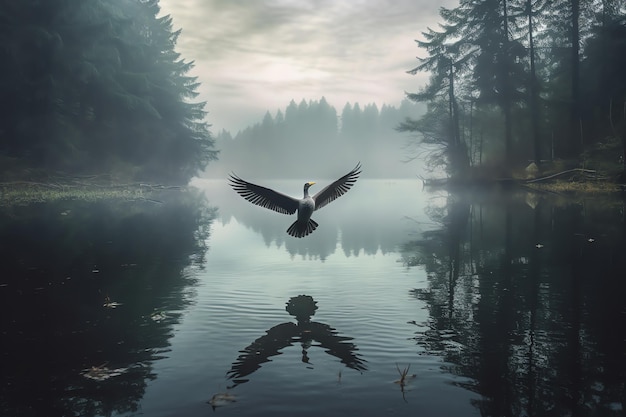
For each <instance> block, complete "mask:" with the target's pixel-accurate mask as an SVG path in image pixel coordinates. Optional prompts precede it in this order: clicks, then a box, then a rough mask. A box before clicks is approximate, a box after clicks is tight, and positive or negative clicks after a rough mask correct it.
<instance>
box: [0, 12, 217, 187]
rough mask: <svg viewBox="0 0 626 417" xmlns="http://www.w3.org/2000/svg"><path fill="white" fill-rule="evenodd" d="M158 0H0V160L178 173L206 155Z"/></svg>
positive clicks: (188, 82) (197, 112) (209, 152)
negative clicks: (0, 45)
mask: <svg viewBox="0 0 626 417" xmlns="http://www.w3.org/2000/svg"><path fill="white" fill-rule="evenodd" d="M158 13H159V6H158V0H142V1H137V0H89V1H84V0H45V1H40V0H19V1H2V2H0V43H1V44H2V48H0V62H1V63H2V65H0V97H1V98H0V100H1V101H2V112H1V113H0V159H1V160H2V161H3V164H4V165H5V167H4V168H6V166H7V165H14V166H16V167H20V168H23V167H29V168H33V167H34V168H38V169H42V170H46V171H48V170H61V171H64V172H66V173H67V172H69V173H99V174H101V173H112V174H115V175H116V176H117V177H118V178H120V179H144V180H145V179H156V180H161V181H169V182H181V181H186V180H187V179H189V178H190V177H191V176H193V175H194V174H195V173H196V172H197V171H198V170H201V169H203V168H204V167H205V166H206V164H207V162H208V161H209V160H211V159H213V158H215V155H216V152H215V151H214V150H213V149H212V144H213V140H212V139H211V137H210V134H209V131H208V125H207V124H206V123H205V122H204V121H203V120H204V115H205V112H204V110H203V108H204V103H198V102H193V100H192V101H189V100H190V99H193V98H194V97H195V96H196V89H197V87H198V83H197V81H196V79H195V78H194V77H190V76H188V75H187V73H188V71H189V70H190V68H191V67H192V62H187V61H185V60H183V59H181V57H180V56H179V54H178V53H176V51H175V44H176V39H177V37H178V35H179V33H180V31H174V30H173V29H172V20H171V18H170V17H169V16H165V17H157V14H158Z"/></svg>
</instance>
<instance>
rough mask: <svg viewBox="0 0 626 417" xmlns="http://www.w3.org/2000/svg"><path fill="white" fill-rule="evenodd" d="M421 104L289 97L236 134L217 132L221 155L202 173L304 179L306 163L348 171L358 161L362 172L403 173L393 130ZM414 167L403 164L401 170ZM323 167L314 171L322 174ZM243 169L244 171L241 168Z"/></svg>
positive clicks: (402, 154) (399, 139)
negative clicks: (333, 101)
mask: <svg viewBox="0 0 626 417" xmlns="http://www.w3.org/2000/svg"><path fill="white" fill-rule="evenodd" d="M424 109H425V106H424V105H422V104H415V103H412V102H411V101H409V100H403V101H402V102H401V103H400V106H398V107H395V106H390V105H387V104H383V105H382V106H381V107H380V109H379V108H378V106H377V105H376V104H375V103H369V104H365V105H363V106H362V105H360V104H359V103H354V104H352V103H346V104H345V105H344V106H343V109H342V110H341V112H338V111H337V109H336V108H335V107H333V106H332V105H330V104H329V103H328V101H326V98H324V97H322V98H321V99H320V100H309V101H306V100H304V99H302V100H301V101H300V102H299V103H296V101H295V100H291V101H290V102H289V104H288V105H287V107H286V108H285V109H284V110H281V109H279V110H276V111H275V112H274V113H273V115H272V113H270V111H267V112H266V113H265V116H264V117H263V119H262V121H260V122H258V123H256V124H254V125H252V126H248V127H246V128H245V129H243V130H240V131H239V132H237V133H236V134H233V133H231V132H229V131H226V130H222V131H220V132H219V133H217V135H216V136H215V145H216V147H217V148H219V149H220V159H219V161H218V162H217V163H214V164H211V165H210V166H209V167H208V168H207V170H206V171H205V175H206V176H208V177H213V178H225V177H226V176H227V175H228V174H229V173H230V172H231V171H232V170H235V171H241V169H242V168H245V169H246V171H247V172H254V174H255V175H257V176H260V177H262V178H285V177H286V176H287V175H286V174H285V173H289V176H291V177H294V178H300V177H302V178H308V177H307V176H308V175H311V174H312V172H311V171H312V168H311V165H320V164H323V166H325V167H330V168H331V169H330V170H329V171H327V172H326V175H330V176H331V177H332V175H333V174H332V173H333V171H334V170H335V169H336V170H337V171H335V172H340V171H341V170H345V169H349V168H350V166H346V162H349V163H354V164H356V163H357V161H359V160H360V161H361V162H362V163H363V165H364V166H367V174H366V175H367V176H375V177H382V178H389V177H398V176H402V175H401V174H400V173H401V171H400V170H398V169H396V168H397V165H398V164H401V162H402V161H409V160H410V158H409V157H408V156H407V155H409V154H410V153H409V154H407V152H406V149H405V147H404V145H405V142H406V139H405V137H404V136H406V135H404V134H402V135H400V134H398V133H397V132H395V130H394V128H395V127H396V126H397V125H398V124H399V123H400V122H402V120H404V119H406V118H407V117H414V116H415V115H416V114H420V113H424V111H425V110H424ZM407 169H408V170H413V169H414V168H413V167H405V172H407V171H406V170H407ZM323 171H324V170H315V169H313V172H314V173H315V172H320V173H323ZM242 173H243V172H242Z"/></svg>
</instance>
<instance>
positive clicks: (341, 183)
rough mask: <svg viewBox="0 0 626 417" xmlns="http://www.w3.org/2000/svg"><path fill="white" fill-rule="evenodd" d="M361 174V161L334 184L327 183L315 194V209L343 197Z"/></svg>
mask: <svg viewBox="0 0 626 417" xmlns="http://www.w3.org/2000/svg"><path fill="white" fill-rule="evenodd" d="M359 175H361V163H360V162H359V163H358V164H356V166H355V167H354V169H353V170H352V171H350V172H348V173H347V174H346V175H344V176H343V177H341V178H339V179H338V180H337V181H335V182H333V183H332V184H330V185H327V186H326V187H324V188H323V189H322V190H321V191H320V192H318V193H317V194H315V195H314V196H313V200H315V210H319V209H321V208H322V207H324V206H325V205H326V204H328V203H330V202H331V201H333V200H335V199H336V198H337V197H341V196H342V195H344V194H345V193H347V192H348V190H349V189H350V188H351V187H352V186H353V185H354V183H355V182H356V180H357V178H359Z"/></svg>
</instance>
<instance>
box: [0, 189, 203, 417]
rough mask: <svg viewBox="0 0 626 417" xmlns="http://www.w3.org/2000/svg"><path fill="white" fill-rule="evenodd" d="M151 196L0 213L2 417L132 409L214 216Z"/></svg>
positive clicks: (192, 197)
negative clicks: (152, 198)
mask: <svg viewBox="0 0 626 417" xmlns="http://www.w3.org/2000/svg"><path fill="white" fill-rule="evenodd" d="M156 198H157V199H158V200H157V199H155V200H141V201H124V200H111V201H97V202H87V201H57V202H50V203H42V204H31V205H29V206H23V207H22V206H20V207H15V206H13V207H3V208H2V209H1V210H0V236H1V237H2V238H1V239H0V251H1V253H2V264H1V265H0V277H1V285H2V288H0V321H1V324H2V327H1V329H2V348H1V350H0V352H1V355H0V368H1V369H2V372H1V376H0V400H1V401H0V415H3V416H74V415H75V416H101V415H102V416H104V415H111V414H125V413H129V412H134V411H137V409H138V406H139V402H140V400H141V398H142V397H143V395H144V392H145V389H146V386H147V384H148V382H149V381H150V380H153V379H154V378H156V376H157V375H156V374H155V373H154V372H153V362H154V361H155V360H157V359H159V358H161V357H163V355H164V354H166V352H167V351H168V350H169V345H170V343H169V339H170V338H171V336H172V334H171V332H172V326H174V325H175V324H176V323H177V322H178V320H179V317H180V315H181V311H182V310H183V309H184V308H185V306H186V305H187V304H188V303H189V297H188V295H187V292H188V289H189V287H190V286H191V285H193V280H194V279H195V278H194V277H193V276H191V275H189V274H187V272H186V270H187V268H189V267H193V266H194V265H199V264H201V262H202V261H203V258H204V253H205V252H206V245H205V242H206V239H207V237H208V233H209V226H210V223H211V221H212V218H213V217H214V211H212V210H211V209H210V208H207V206H206V201H205V200H204V197H203V196H202V195H199V194H197V193H195V194H194V193H180V192H175V193H170V194H167V193H165V194H163V195H161V196H159V197H156ZM108 379H111V380H114V381H115V382H114V383H111V382H112V381H107V380H108Z"/></svg>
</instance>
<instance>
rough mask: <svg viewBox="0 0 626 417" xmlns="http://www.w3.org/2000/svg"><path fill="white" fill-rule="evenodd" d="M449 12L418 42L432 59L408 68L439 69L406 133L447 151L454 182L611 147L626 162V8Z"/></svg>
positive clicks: (476, 6) (580, 5)
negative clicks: (493, 169) (474, 169)
mask: <svg viewBox="0 0 626 417" xmlns="http://www.w3.org/2000/svg"><path fill="white" fill-rule="evenodd" d="M440 15H441V17H442V19H443V21H444V22H443V23H441V24H440V25H439V28H437V29H436V30H435V29H431V28H427V30H426V31H425V32H423V37H422V39H419V40H417V41H416V42H417V44H418V46H420V47H421V48H423V49H425V50H426V52H427V54H428V56H427V57H424V58H420V60H419V65H418V66H417V67H415V68H413V69H412V70H410V71H408V72H409V73H411V74H415V73H417V72H419V71H430V72H431V78H430V82H429V83H428V84H427V85H426V86H425V87H424V88H423V89H422V90H421V91H419V92H417V93H409V94H407V96H408V98H410V99H412V100H414V101H423V102H428V103H430V104H429V109H430V110H429V112H428V114H426V115H425V116H424V118H422V119H421V120H407V121H406V122H405V123H403V124H402V125H400V126H399V129H400V130H404V131H414V132H419V133H420V134H421V135H422V138H423V140H424V141H426V142H427V143H438V144H440V145H441V146H443V148H442V149H443V154H442V156H443V157H444V159H445V161H446V164H448V169H449V172H450V173H451V174H452V175H459V174H460V175H463V173H464V172H467V170H468V169H469V167H470V166H478V165H481V164H485V163H491V164H496V165H500V166H502V167H507V168H510V167H511V166H514V165H521V164H527V163H528V161H535V162H536V163H537V164H539V163H541V161H542V160H547V159H554V158H572V157H579V156H580V155H581V152H582V150H583V149H585V148H589V147H590V146H594V145H597V144H599V143H606V142H607V141H608V142H613V143H616V144H617V148H618V151H617V152H618V153H617V155H615V156H614V159H615V161H614V162H615V163H617V162H619V159H620V157H621V161H622V162H621V163H622V164H623V158H624V155H625V154H624V152H626V139H625V138H626V117H625V116H624V112H623V111H622V110H623V107H624V105H625V103H626V94H625V92H624V88H623V85H624V77H623V76H622V75H621V74H622V73H623V71H624V69H625V68H624V62H623V60H624V58H623V57H624V56H626V48H625V47H626V36H625V35H626V9H624V4H623V2H620V1H616V0H602V1H600V0H590V1H585V2H581V1H580V0H559V1H551V2H550V1H545V0H478V1H465V0H461V1H460V3H459V6H458V7H456V8H450V9H448V8H443V7H442V8H441V11H440ZM442 109H447V111H443V112H442V111H441V110H442ZM437 126H438V127H437ZM622 166H623V165H622Z"/></svg>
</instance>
